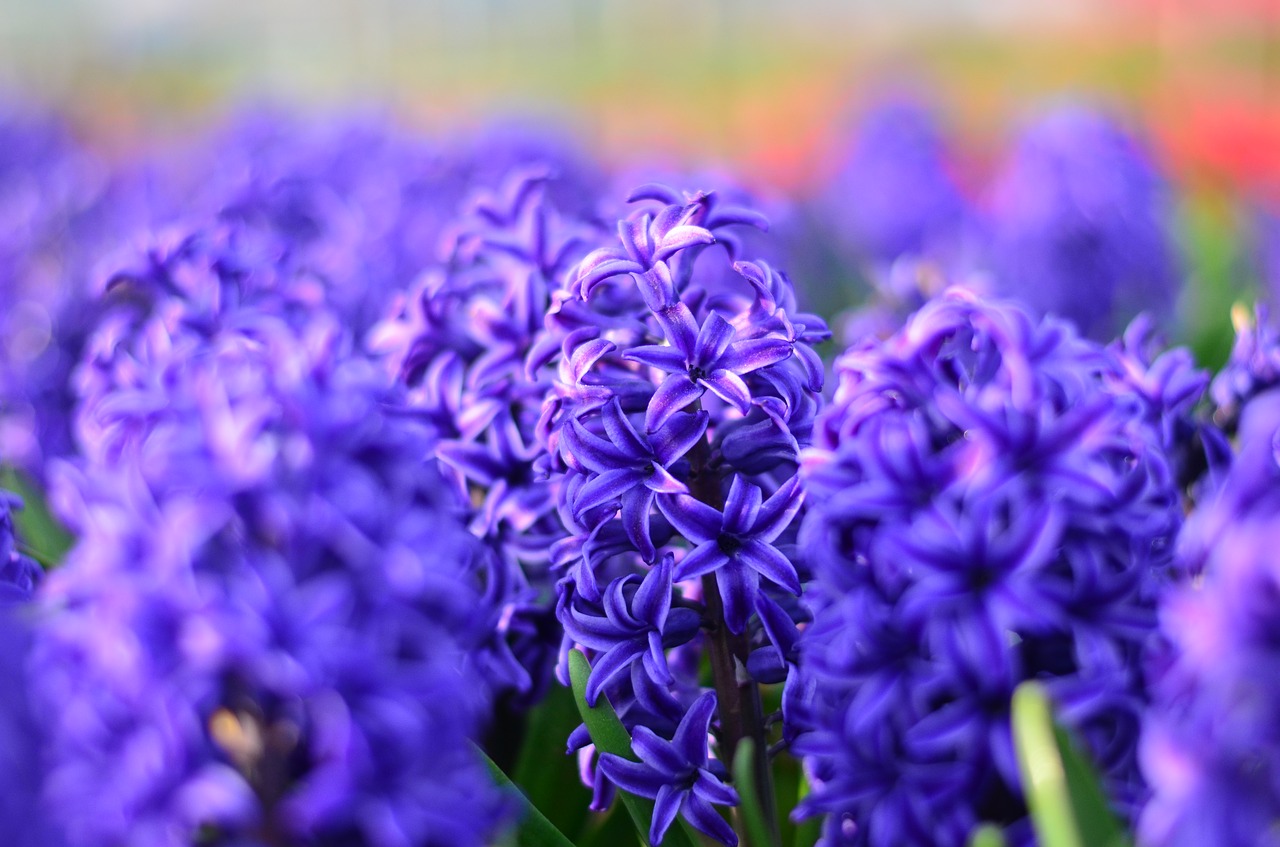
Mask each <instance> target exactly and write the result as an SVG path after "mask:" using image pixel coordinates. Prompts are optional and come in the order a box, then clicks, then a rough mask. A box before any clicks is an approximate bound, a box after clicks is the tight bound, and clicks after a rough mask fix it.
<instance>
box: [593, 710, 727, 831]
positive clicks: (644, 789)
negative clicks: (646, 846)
mask: <svg viewBox="0 0 1280 847" xmlns="http://www.w3.org/2000/svg"><path fill="white" fill-rule="evenodd" d="M715 709H716V695H715V694H714V693H712V692H710V691H708V692H707V693H706V694H703V695H702V696H701V697H699V698H698V699H697V700H696V701H694V703H693V705H692V706H690V707H689V711H688V712H687V713H686V714H685V716H684V717H683V718H682V719H681V720H680V726H678V727H677V728H676V732H675V736H674V737H673V738H672V739H671V740H670V741H668V740H666V739H665V738H662V737H660V736H658V735H656V734H655V733H654V732H653V730H651V729H648V728H647V727H643V726H641V727H636V729H635V730H634V731H633V732H632V736H631V743H632V745H633V746H634V747H635V751H636V755H637V756H638V757H639V758H640V761H639V762H632V761H629V760H627V759H624V758H622V757H621V756H615V755H613V754H612V753H605V754H603V755H602V756H601V757H600V767H601V769H603V770H604V772H605V774H606V775H607V776H608V777H609V779H611V780H613V781H614V782H615V783H616V784H617V785H618V787H620V788H622V789H623V790H624V791H630V792H631V793H632V794H638V795H640V796H641V797H650V798H652V799H653V800H654V807H653V823H652V825H651V826H650V827H649V841H650V842H652V843H653V844H655V845H657V844H661V843H662V839H663V837H664V836H665V835H666V832H667V830H668V829H669V828H670V827H671V824H672V823H674V822H675V819H676V815H677V814H679V813H681V812H683V813H684V816H685V819H686V820H687V821H689V823H691V824H693V825H694V826H695V827H697V828H698V829H699V830H701V831H702V832H705V833H706V834H707V835H710V836H711V837H712V838H714V839H715V840H717V841H719V842H720V843H721V844H726V845H728V847H735V845H736V844H737V843H738V836H737V835H736V834H735V833H734V831H733V828H732V827H730V826H729V824H728V823H727V822H726V821H725V820H724V818H722V817H720V815H719V814H717V812H716V810H715V809H714V808H713V806H714V805H722V806H736V805H738V792H736V791H734V790H733V789H732V788H730V787H729V786H728V785H725V783H724V779H725V769H724V766H723V765H721V764H720V763H719V762H716V761H714V760H711V761H708V759H707V734H708V733H709V732H710V730H711V716H712V714H713V713H714V712H715Z"/></svg>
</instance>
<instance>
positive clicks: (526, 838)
mask: <svg viewBox="0 0 1280 847" xmlns="http://www.w3.org/2000/svg"><path fill="white" fill-rule="evenodd" d="M475 749H476V752H478V753H479V754H480V756H481V758H483V759H484V763H485V764H486V765H488V767H489V773H491V774H492V775H493V779H494V781H495V782H496V783H498V785H499V786H501V787H502V788H503V789H504V790H505V791H506V792H507V793H508V794H509V795H511V796H513V797H515V798H516V799H517V800H518V801H519V803H520V821H519V823H518V824H517V825H516V828H515V833H514V834H515V843H516V847H573V842H572V841H570V840H569V839H568V838H565V836H564V834H563V833H561V832H560V830H558V829H556V828H555V825H554V824H552V823H551V821H549V820H547V816H546V815H544V814H542V812H540V811H538V807H537V806H535V805H533V804H532V803H530V802H529V798H528V797H526V796H525V795H524V792H523V791H521V790H520V788H519V787H518V786H517V785H516V784H515V783H514V782H512V781H511V780H510V778H508V777H507V775H506V774H505V773H503V772H502V768H500V767H498V765H497V763H496V762H494V761H493V759H490V758H489V756H488V755H487V754H486V753H485V752H484V751H483V750H481V749H480V748H479V747H478V746H477V747H476V748H475Z"/></svg>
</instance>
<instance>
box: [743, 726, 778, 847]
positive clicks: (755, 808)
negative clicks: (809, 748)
mask: <svg viewBox="0 0 1280 847" xmlns="http://www.w3.org/2000/svg"><path fill="white" fill-rule="evenodd" d="M753 756H755V742H754V741H753V740H752V739H750V738H743V739H742V740H740V741H739V742H738V752H737V754H736V755H735V756H734V759H733V784H734V787H735V788H737V789H738V797H739V798H741V800H742V805H741V806H739V807H738V811H739V814H740V815H741V816H742V822H743V824H744V826H745V827H746V830H747V844H749V845H752V847H781V845H780V844H779V843H778V838H777V836H775V835H772V834H770V832H769V824H768V823H766V822H765V816H764V810H763V809H761V808H760V797H759V794H758V792H757V791H756V780H755V771H754V768H753V767H752V757H753Z"/></svg>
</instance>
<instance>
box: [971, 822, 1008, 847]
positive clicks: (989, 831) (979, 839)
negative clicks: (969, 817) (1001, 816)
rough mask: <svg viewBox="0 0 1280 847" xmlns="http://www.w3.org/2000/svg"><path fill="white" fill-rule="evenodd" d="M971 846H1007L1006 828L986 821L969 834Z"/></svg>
mask: <svg viewBox="0 0 1280 847" xmlns="http://www.w3.org/2000/svg"><path fill="white" fill-rule="evenodd" d="M969 847H1005V840H1004V830H1002V829H1001V828H1000V827H998V826H995V825H994V824H989V823H984V824H982V825H981V826H979V827H976V828H974V830H973V832H972V833H970V835H969Z"/></svg>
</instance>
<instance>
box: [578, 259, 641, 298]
mask: <svg viewBox="0 0 1280 847" xmlns="http://www.w3.org/2000/svg"><path fill="white" fill-rule="evenodd" d="M643 271H644V266H643V265H640V264H638V263H636V262H633V261H631V260H630V259H612V260H609V261H604V262H601V263H599V264H597V265H595V266H594V267H592V268H591V269H590V270H587V269H586V262H583V264H582V265H580V266H579V272H578V278H577V280H576V281H575V283H574V284H575V285H576V286H577V287H578V290H579V292H581V293H580V294H579V295H578V296H579V297H581V298H582V299H583V300H587V299H589V298H590V297H591V292H592V291H594V290H595V287H596V286H597V285H599V284H600V283H602V282H604V281H605V280H606V279H609V278H610V277H615V276H622V275H623V274H630V273H641V272H643Z"/></svg>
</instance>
